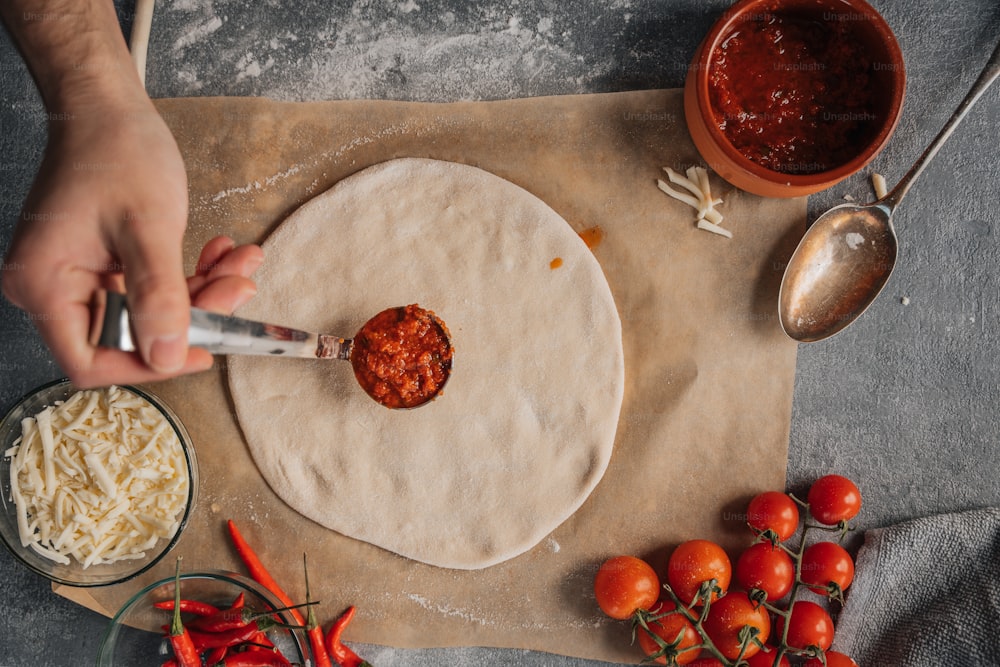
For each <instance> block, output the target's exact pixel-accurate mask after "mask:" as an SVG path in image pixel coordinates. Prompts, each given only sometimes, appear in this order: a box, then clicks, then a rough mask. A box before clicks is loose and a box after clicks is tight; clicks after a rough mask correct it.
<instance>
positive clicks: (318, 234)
mask: <svg viewBox="0 0 1000 667" xmlns="http://www.w3.org/2000/svg"><path fill="white" fill-rule="evenodd" d="M264 250H265V255H266V258H267V259H266V262H265V264H264V266H263V267H262V268H261V269H260V270H259V272H258V273H257V275H256V276H255V278H256V280H257V283H258V289H259V291H258V294H257V296H256V297H255V298H254V299H253V300H252V301H251V302H250V303H249V304H248V305H246V306H244V307H243V308H242V309H241V310H240V311H239V312H238V315H240V316H242V317H248V318H251V319H258V320H263V321H267V322H276V323H281V324H284V325H287V326H291V327H295V328H299V329H305V330H309V331H320V332H327V333H335V334H338V335H342V336H345V337H350V336H353V335H354V333H355V332H357V331H358V329H360V328H361V326H362V325H363V324H364V323H365V321H367V319H368V318H369V317H371V316H372V315H374V314H375V313H377V312H379V311H381V310H383V309H384V308H387V307H389V306H402V305H407V304H411V303H418V304H419V305H421V306H423V307H425V308H428V309H430V310H432V311H434V312H435V313H436V314H437V315H438V316H440V317H441V318H442V319H443V320H444V321H445V322H446V324H447V326H448V328H449V329H450V331H451V334H452V342H453V344H454V347H455V361H454V369H453V371H452V375H451V378H450V380H449V382H448V384H447V385H446V387H445V390H444V393H443V394H442V395H441V396H439V397H438V398H437V399H436V400H434V401H433V402H431V403H429V404H427V405H425V406H423V407H420V408H417V409H414V410H389V409H387V408H385V407H382V406H381V405H378V404H376V403H375V402H374V401H373V400H372V399H370V398H368V396H367V395H366V394H365V393H364V391H362V390H361V388H360V387H359V386H357V384H356V382H355V379H354V375H353V372H352V370H351V366H350V364H348V363H344V362H337V361H313V360H298V359H280V358H273V357H230V359H229V382H230V389H231V392H232V396H233V401H234V404H235V407H236V414H237V417H238V420H239V423H240V426H241V428H242V430H243V433H244V436H245V438H246V441H247V443H248V445H249V447H250V450H251V453H252V455H253V457H254V460H255V462H256V464H257V466H258V468H259V469H260V471H261V474H262V475H263V476H264V478H265V479H266V480H267V482H268V483H269V484H270V486H271V487H272V488H273V489H274V490H275V492H276V493H277V494H278V495H279V496H280V497H281V498H282V499H283V500H285V501H286V502H287V503H288V504H289V505H290V506H291V507H293V508H294V509H295V510H297V511H298V512H300V513H301V514H303V515H305V516H307V517H309V518H310V519H312V520H314V521H316V522H318V523H320V524H322V525H324V526H326V527H328V528H331V529H333V530H335V531H338V532H340V533H342V534H344V535H348V536H350V537H353V538H356V539H359V540H364V541H366V542H369V543H372V544H375V545H378V546H380V547H383V548H385V549H388V550H391V551H393V552H395V553H397V554H400V555H403V556H406V557H409V558H412V559H415V560H418V561H422V562H425V563H429V564H432V565H437V566H441V567H449V568H460V569H476V568H483V567H487V566H489V565H493V564H495V563H499V562H501V561H504V560H507V559H509V558H512V557H514V556H517V555H518V554H520V553H523V552H524V551H527V550H528V549H530V548H531V547H533V546H534V545H536V544H537V543H538V542H540V541H541V540H542V539H543V538H544V537H545V536H546V535H547V534H548V533H550V532H551V531H552V530H553V529H554V528H555V527H556V526H558V525H559V524H560V523H562V522H563V521H564V520H565V519H567V518H568V517H569V516H570V515H571V514H573V512H574V511H576V510H577V508H579V507H580V505H581V504H582V503H583V502H584V500H586V498H587V497H588V496H589V494H590V493H591V491H592V490H593V489H594V487H595V486H596V485H597V483H598V481H599V480H600V479H601V476H602V475H603V474H604V471H605V469H606V467H607V464H608V460H609V458H610V456H611V450H612V446H613V444H614V439H615V431H616V428H617V422H618V416H619V411H620V408H621V401H622V391H623V384H624V360H623V353H622V338H621V322H620V320H619V317H618V312H617V310H616V308H615V303H614V300H613V298H612V295H611V291H610V289H609V287H608V284H607V281H606V279H605V277H604V274H603V272H602V271H601V268H600V266H599V265H598V263H597V261H596V260H595V259H594V257H593V254H592V253H591V251H590V250H589V249H588V248H587V246H586V244H585V243H584V242H583V241H582V240H581V239H580V237H579V236H578V235H577V234H576V233H574V231H573V230H572V229H571V228H570V226H569V225H568V224H567V223H566V221H565V220H563V219H562V218H561V217H560V216H559V215H558V214H557V213H555V211H553V210H552V209H551V208H549V207H548V206H547V205H546V204H544V203H543V202H542V201H541V200H539V199H538V198H536V197H535V196H534V195H532V194H530V193H529V192H527V191H525V190H523V189H522V188H520V187H518V186H516V185H514V184H512V183H510V182H508V181H506V180H504V179H501V178H499V177H497V176H494V175H492V174H490V173H488V172H485V171H482V170H480V169H476V168H473V167H469V166H465V165H460V164H456V163H450V162H441V161H435V160H426V159H400V160H392V161H389V162H384V163H381V164H378V165H375V166H374V167H370V168H368V169H365V170H364V171H362V172H360V173H358V174H355V175H353V176H351V177H349V178H347V179H344V180H343V181H341V182H340V183H338V184H337V185H335V186H334V187H333V188H331V189H330V190H328V191H327V192H325V193H323V194H321V195H319V196H317V197H316V198H315V199H313V200H312V201H310V202H308V203H307V204H305V205H304V206H302V207H301V208H300V209H299V210H297V211H296V212H294V213H293V214H292V215H291V216H289V217H288V219H286V220H285V221H284V222H283V223H282V224H281V225H280V226H279V227H278V228H277V229H276V230H275V232H274V233H273V234H272V235H271V236H270V237H269V238H268V239H267V240H266V242H265V243H264ZM557 258H558V259H559V260H561V264H560V263H559V262H558V261H557V262H555V263H553V260H555V259H557ZM556 265H557V266H556ZM554 267H555V268H554Z"/></svg>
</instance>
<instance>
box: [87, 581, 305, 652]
mask: <svg viewBox="0 0 1000 667" xmlns="http://www.w3.org/2000/svg"><path fill="white" fill-rule="evenodd" d="M180 586H181V599H191V600H198V601H200V602H207V603H209V604H212V605H215V606H216V607H220V608H226V607H229V606H230V605H231V604H232V603H233V600H235V599H236V597H237V596H238V595H239V594H240V593H243V594H244V595H245V596H246V599H245V605H246V606H247V607H248V608H251V609H254V610H257V611H267V610H269V609H280V608H282V607H283V606H284V605H282V604H281V603H280V602H279V601H278V600H276V599H275V598H274V596H272V595H271V594H270V593H269V592H268V591H267V590H265V589H264V588H263V587H262V586H260V585H259V584H258V583H257V582H255V581H253V580H252V579H248V578H247V577H244V576H241V575H239V574H232V573H229V572H222V571H212V570H209V571H204V572H191V573H187V574H181V578H180ZM173 599H174V577H170V578H168V579H162V580H160V581H158V582H156V583H154V584H150V585H149V586H146V587H145V588H143V589H142V590H141V591H139V592H138V593H136V594H135V595H133V596H132V598H131V599H130V600H129V601H128V602H126V603H125V604H124V605H123V606H122V608H121V609H120V610H119V611H118V613H117V614H115V616H114V618H112V619H111V622H110V623H109V624H108V629H107V632H105V634H104V638H103V640H102V641H101V647H100V649H99V650H98V654H97V663H96V664H97V667H112V666H118V665H127V666H128V667H133V666H134V665H160V664H163V663H164V662H165V661H166V660H167V659H169V658H171V657H172V653H171V650H172V649H171V648H170V644H169V642H168V641H167V639H166V637H165V635H164V632H163V626H164V625H169V624H170V621H171V619H172V618H173V612H170V611H165V610H163V609H157V608H156V607H155V606H153V605H154V604H155V603H157V602H161V601H164V600H173ZM277 615H278V617H279V618H280V620H281V622H282V623H288V624H294V623H295V621H294V620H293V619H292V617H291V616H290V615H289V614H288V612H279V613H278V614H277ZM184 619H185V620H186V619H187V617H186V616H184ZM266 634H267V637H268V639H270V640H271V641H272V642H273V643H274V645H275V646H276V647H277V648H278V649H279V650H280V651H281V652H282V654H283V655H284V656H285V657H286V658H288V660H289V661H290V662H291V663H292V664H305V662H306V660H305V656H306V655H307V653H306V649H305V647H304V646H303V644H302V643H301V640H300V637H299V635H298V634H297V633H296V632H295V631H293V630H290V629H288V628H282V627H274V628H272V629H271V630H269V631H268V632H267V633H266Z"/></svg>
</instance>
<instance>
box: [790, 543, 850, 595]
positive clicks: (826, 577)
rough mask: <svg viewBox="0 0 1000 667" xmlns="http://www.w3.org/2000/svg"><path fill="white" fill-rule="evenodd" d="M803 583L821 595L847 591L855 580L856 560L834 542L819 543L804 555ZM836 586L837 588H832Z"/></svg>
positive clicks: (807, 548) (808, 548)
mask: <svg viewBox="0 0 1000 667" xmlns="http://www.w3.org/2000/svg"><path fill="white" fill-rule="evenodd" d="M801 577H802V582H803V583H805V584H807V585H808V586H809V588H811V589H812V590H814V591H815V592H817V593H820V594H821V595H826V594H827V593H833V594H834V595H835V596H836V594H837V593H838V589H839V591H845V590H847V587H848V586H850V585H851V582H852V581H853V580H854V560H853V559H852V558H851V555H850V554H849V553H847V551H846V550H845V549H844V547H842V546H840V545H839V544H836V543H834V542H817V543H816V544H811V545H809V546H808V547H806V550H805V551H804V552H803V553H802V569H801ZM831 584H836V587H835V588H834V587H831Z"/></svg>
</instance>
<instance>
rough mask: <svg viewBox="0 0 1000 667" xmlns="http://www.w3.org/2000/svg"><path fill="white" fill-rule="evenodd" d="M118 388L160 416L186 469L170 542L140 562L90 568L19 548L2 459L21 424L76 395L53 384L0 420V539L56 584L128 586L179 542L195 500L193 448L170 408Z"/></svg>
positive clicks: (140, 392)
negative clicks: (181, 506) (0, 511)
mask: <svg viewBox="0 0 1000 667" xmlns="http://www.w3.org/2000/svg"><path fill="white" fill-rule="evenodd" d="M120 388H121V389H124V390H127V391H129V392H131V393H132V394H135V395H137V396H139V397H141V398H144V399H145V400H146V401H148V402H149V403H150V404H152V405H153V407H154V408H156V409H157V410H158V411H159V412H160V414H162V415H163V417H164V418H165V419H166V421H167V423H168V424H169V425H170V427H171V428H172V429H173V431H174V433H176V434H177V439H178V440H179V441H180V443H181V449H182V451H183V454H184V460H185V463H186V465H187V474H188V493H187V500H186V502H185V507H184V510H183V512H182V514H181V517H180V523H179V526H178V528H177V530H176V531H175V532H174V534H173V536H172V537H170V538H165V537H164V538H160V539H159V540H158V541H157V542H156V543H155V544H154V545H153V546H152V547H151V548H149V549H147V550H146V551H145V555H144V556H143V557H142V558H137V559H133V560H119V561H117V562H114V563H108V564H92V565H90V566H89V567H86V568H85V567H83V565H82V564H81V563H79V562H78V561H77V560H75V559H74V558H72V557H71V558H70V559H69V561H70V562H69V563H68V564H61V563H57V562H55V561H53V560H50V559H49V558H46V557H44V556H42V555H41V554H39V553H38V552H37V551H35V550H34V549H32V548H30V547H25V546H23V545H22V544H21V538H20V533H19V532H18V520H17V508H16V506H15V503H14V500H13V496H12V493H11V458H9V457H8V456H7V451H8V450H9V449H10V448H11V447H12V445H13V444H14V442H15V441H16V440H17V439H18V438H19V437H20V436H21V420H22V419H25V418H27V417H34V416H35V415H36V414H38V413H39V412H41V411H42V410H43V409H44V408H46V407H48V406H51V405H53V404H55V403H56V402H59V401H65V400H66V399H68V398H69V397H70V396H72V395H73V394H74V393H76V391H77V389H76V388H75V387H74V386H73V385H72V384H71V383H70V381H69V380H65V379H63V380H56V381H54V382H50V383H48V384H45V385H43V386H41V387H39V388H37V389H35V390H34V391H32V392H31V393H29V394H28V395H27V396H25V397H24V398H22V399H21V400H20V401H19V402H18V403H17V404H15V405H14V407H12V408H11V409H10V410H9V411H8V412H7V414H6V415H5V416H4V417H3V419H2V420H0V505H2V507H3V516H2V518H0V536H2V538H3V542H4V545H5V546H6V547H7V549H8V550H9V551H10V552H11V553H12V554H13V555H14V556H15V557H16V558H17V559H18V560H19V561H20V562H21V563H23V564H24V565H26V566H27V567H28V568H30V569H31V570H33V571H35V572H37V573H38V574H40V575H42V576H43V577H45V578H47V579H49V580H51V581H53V582H56V583H59V584H66V585H69V586H79V587H91V586H108V585H111V584H117V583H121V582H123V581H128V580H129V579H132V578H133V577H136V576H138V575H139V574H142V573H143V572H145V571H146V570H148V569H149V568H151V567H153V566H154V565H155V564H156V563H157V562H159V561H160V560H161V559H162V558H163V556H164V555H166V554H167V553H168V552H169V551H170V550H171V549H173V547H174V545H175V544H177V541H178V540H179V539H180V536H181V534H182V533H183V531H184V528H185V526H186V525H187V522H188V520H189V519H190V517H191V512H192V511H193V509H194V504H195V498H196V496H197V492H198V465H197V461H196V459H195V453H194V447H193V446H192V444H191V438H190V436H189V435H188V432H187V430H186V429H185V428H184V425H183V424H181V422H180V420H179V419H178V418H177V416H176V415H175V414H174V413H173V412H172V411H171V410H170V408H168V407H167V406H166V405H164V404H163V402H162V401H160V400H159V399H158V398H156V397H155V396H154V395H153V394H151V393H149V392H148V391H147V390H145V389H139V388H137V387H132V386H122V387H120Z"/></svg>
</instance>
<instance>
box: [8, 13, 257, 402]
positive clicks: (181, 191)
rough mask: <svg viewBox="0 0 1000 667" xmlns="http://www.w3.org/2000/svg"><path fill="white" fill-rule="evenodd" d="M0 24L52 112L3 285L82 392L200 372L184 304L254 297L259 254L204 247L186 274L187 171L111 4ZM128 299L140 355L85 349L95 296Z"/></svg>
mask: <svg viewBox="0 0 1000 667" xmlns="http://www.w3.org/2000/svg"><path fill="white" fill-rule="evenodd" d="M0 18H2V19H3V22H4V24H5V26H6V27H7V29H8V31H9V32H10V34H11V36H12V37H13V39H14V41H15V42H16V43H17V45H18V48H19V49H20V50H21V53H22V55H23V57H24V59H25V61H26V63H27V64H28V67H29V69H30V70H31V73H32V75H33V77H34V79H35V81H36V84H37V86H38V89H39V92H40V93H41V96H42V100H43V102H44V104H45V107H46V110H47V112H48V118H49V126H48V135H49V138H48V144H47V146H46V149H45V154H44V156H43V159H42V164H41V166H40V168H39V171H38V174H37V176H36V179H35V182H34V184H33V185H32V187H31V190H30V191H29V193H28V196H27V199H26V201H25V204H24V208H23V211H22V213H21V216H20V218H19V219H18V223H17V226H16V228H15V232H14V236H13V239H12V241H11V244H10V246H9V248H8V252H7V256H6V258H5V261H4V266H3V272H2V276H0V286H2V290H3V294H4V296H6V297H7V299H9V300H10V301H11V302H12V303H14V304H15V305H16V306H18V307H19V308H21V309H23V310H25V311H26V312H27V313H28V315H29V317H30V318H31V319H32V321H33V322H34V324H35V326H36V328H37V329H38V330H39V332H40V334H41V336H42V338H43V340H44V341H45V343H46V344H47V345H48V346H49V348H50V350H51V351H52V354H53V356H54V358H55V360H56V362H57V363H58V364H59V365H60V367H61V368H62V370H63V372H65V373H66V375H67V376H68V377H69V378H70V379H71V380H72V381H73V382H74V383H76V384H77V385H78V386H79V387H91V386H100V385H106V384H111V383H121V384H124V383H136V382H147V381H152V380H157V379H164V378H167V377H171V376H175V375H179V374H182V373H191V372H195V371H199V370H204V369H207V368H209V367H210V366H211V365H212V358H211V355H209V354H208V353H207V352H205V351H204V350H198V349H192V348H189V347H188V345H187V326H188V323H189V319H190V314H189V307H190V306H191V305H192V304H194V305H196V306H198V307H200V308H204V309H207V310H213V311H216V312H224V313H227V312H231V311H232V310H233V309H234V308H236V307H238V306H239V305H240V304H242V303H244V302H246V301H247V300H248V299H249V298H250V297H252V296H253V294H254V293H255V292H256V288H255V285H254V283H253V281H252V280H250V278H249V276H250V275H251V274H252V273H253V271H254V270H255V269H256V268H257V267H258V266H259V265H260V264H261V262H262V261H263V253H262V251H261V249H260V248H259V247H257V246H255V245H245V246H236V244H235V243H234V242H233V241H232V240H231V239H228V238H217V239H213V240H212V241H210V242H209V243H208V244H206V246H205V247H204V249H203V250H202V253H201V257H200V258H199V262H198V271H197V272H196V275H195V276H192V277H189V278H187V279H186V278H185V276H184V272H183V268H182V267H183V264H182V261H183V258H182V240H183V235H184V230H185V227H186V225H187V206H188V201H187V176H186V173H185V170H184V163H183V160H182V159H181V156H180V153H179V152H178V149H177V144H176V143H175V141H174V138H173V136H172V135H171V133H170V131H169V129H168V128H167V126H166V124H165V123H164V122H163V120H162V118H161V117H160V116H159V114H158V113H157V111H156V109H155V108H154V106H153V104H152V102H151V101H150V99H149V97H148V96H147V94H146V92H145V90H144V88H143V85H142V82H141V81H140V79H139V76H138V74H137V72H136V69H135V66H134V65H133V63H132V61H131V58H130V55H129V52H128V48H127V46H126V44H125V40H124V38H123V36H122V33H121V29H120V27H119V24H118V20H117V16H116V15H115V10H114V7H113V5H112V3H111V2H110V0H5V1H4V2H3V3H0ZM99 288H112V289H118V290H124V291H126V292H127V293H128V295H129V309H130V311H131V312H132V314H133V316H134V317H133V328H134V333H135V338H136V340H137V342H138V348H139V354H133V353H126V352H121V351H118V350H108V349H98V348H95V347H94V346H92V345H90V344H89V343H88V332H89V329H90V307H89V304H90V302H91V299H92V296H93V294H94V292H95V290H97V289H99Z"/></svg>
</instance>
